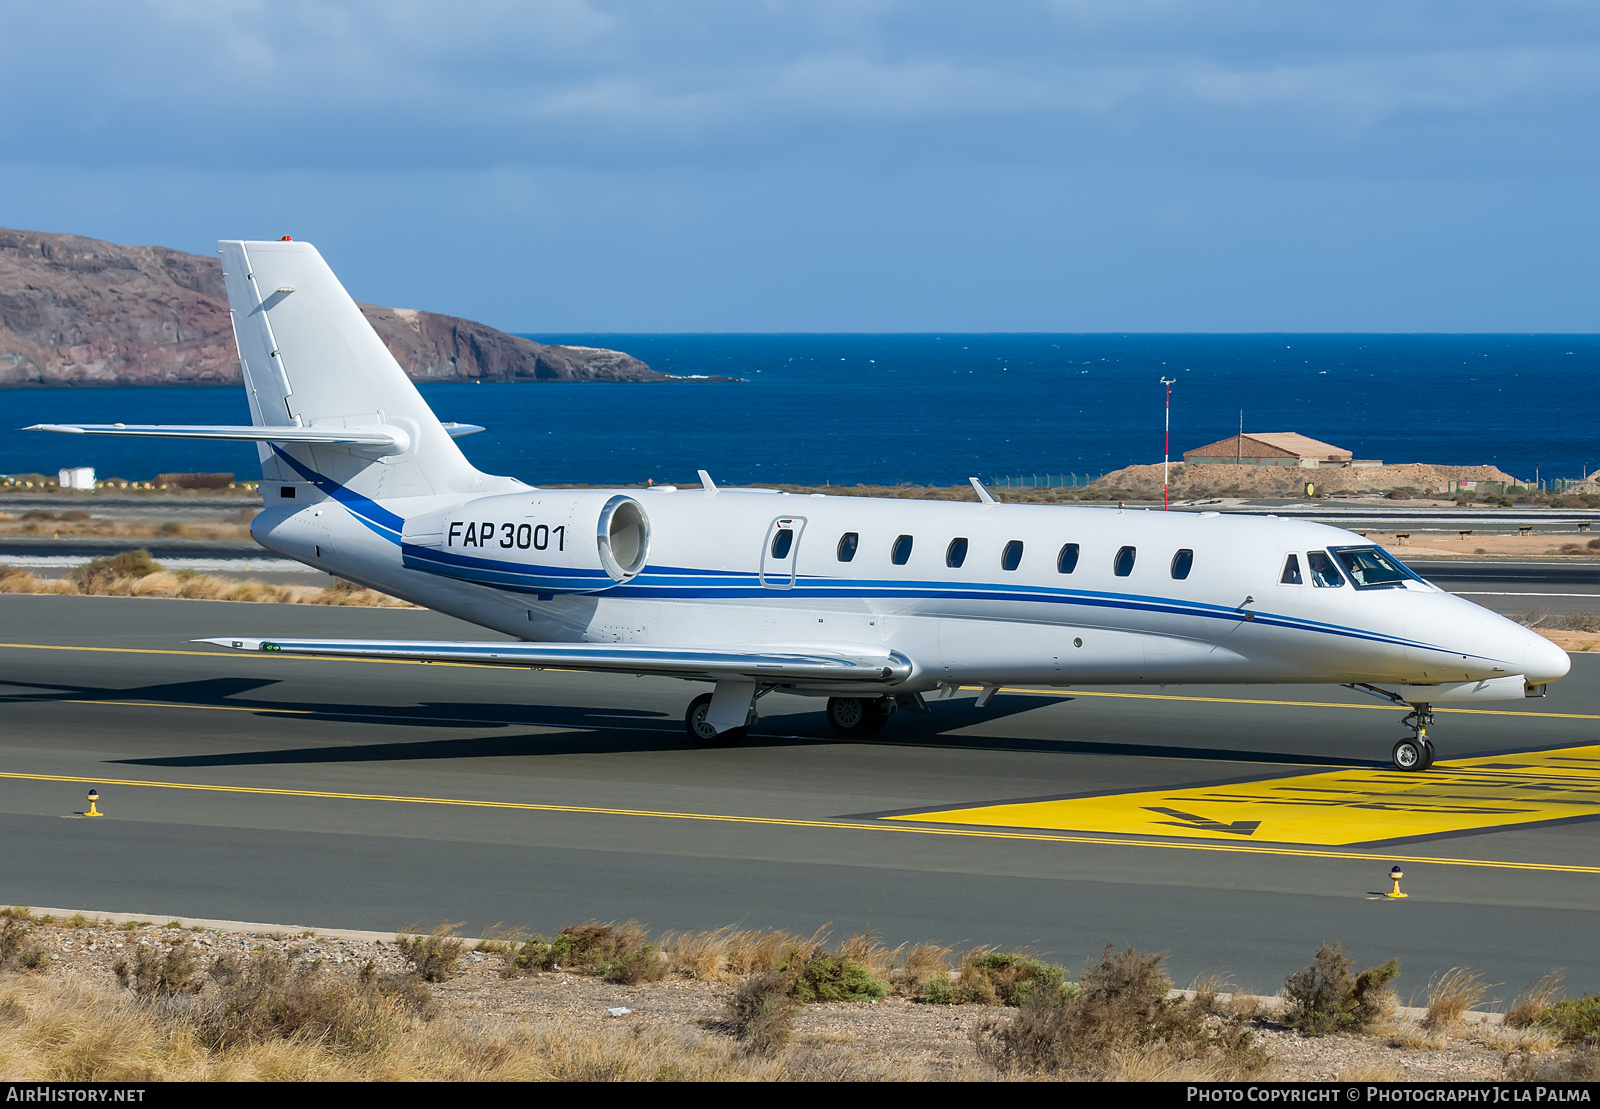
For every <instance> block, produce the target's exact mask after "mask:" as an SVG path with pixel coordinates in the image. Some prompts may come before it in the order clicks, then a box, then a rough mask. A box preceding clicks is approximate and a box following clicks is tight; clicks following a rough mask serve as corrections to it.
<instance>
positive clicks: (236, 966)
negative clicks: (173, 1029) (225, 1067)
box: [195, 948, 433, 1053]
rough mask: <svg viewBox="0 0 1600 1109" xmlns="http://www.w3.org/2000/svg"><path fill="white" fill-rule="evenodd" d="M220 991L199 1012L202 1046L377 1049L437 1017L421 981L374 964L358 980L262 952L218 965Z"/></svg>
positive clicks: (214, 972) (292, 956)
mask: <svg viewBox="0 0 1600 1109" xmlns="http://www.w3.org/2000/svg"><path fill="white" fill-rule="evenodd" d="M210 975H211V978H212V979H213V980H215V981H216V983H217V987H218V989H217V994H216V996H215V998H213V999H211V1000H210V1003H209V1004H207V1005H202V1006H201V1007H200V1008H199V1010H198V1011H197V1012H196V1013H195V1019H196V1022H197V1025H198V1028H199V1033H200V1039H201V1042H203V1043H205V1044H206V1045H207V1046H210V1047H212V1048H218V1049H222V1048H228V1047H233V1046H236V1045H241V1044H256V1043H262V1042H265V1041H268V1040H288V1039H296V1038H301V1039H315V1040H320V1041H321V1042H323V1043H324V1044H326V1045H327V1046H328V1047H330V1048H332V1049H334V1050H336V1051H344V1052H357V1053H359V1052H370V1051H376V1050H378V1049H380V1048H383V1047H385V1046H387V1045H388V1044H390V1043H391V1042H393V1041H394V1039H395V1038H396V1037H397V1036H398V1035H399V1034H400V1033H401V1032H402V1031H404V1029H405V1027H406V1025H407V1024H408V1022H409V1020H410V1018H411V1017H413V1016H421V1017H424V1018H426V1017H429V1016H431V1015H432V1013H433V995H432V994H431V993H430V992H429V990H428V987H427V986H426V985H424V984H423V982H422V980H421V978H420V976H418V975H417V974H415V973H410V974H390V975H385V974H379V973H378V972H377V970H376V968H374V966H373V964H372V963H370V962H368V963H367V964H365V965H364V966H362V968H361V969H360V970H359V971H358V972H357V973H356V974H354V975H337V976H334V975H328V974H326V973H325V972H324V971H323V967H322V964H321V963H320V962H313V963H305V962H301V961H299V958H298V952H296V951H293V950H291V951H289V952H288V953H287V954H279V953H277V952H275V951H272V950H270V949H267V948H262V949H260V950H258V951H256V952H255V953H254V954H252V955H251V956H250V957H249V958H248V959H241V958H239V957H237V956H224V957H223V958H220V959H218V960H217V961H216V962H215V963H214V964H212V967H211V970H210Z"/></svg>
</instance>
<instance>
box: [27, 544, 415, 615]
mask: <svg viewBox="0 0 1600 1109" xmlns="http://www.w3.org/2000/svg"><path fill="white" fill-rule="evenodd" d="M140 555H142V556H143V559H142V560H140V559H138V558H137V557H132V558H129V557H127V556H140ZM117 560H124V561H122V562H118V561H117ZM0 593H34V594H63V595H69V596H98V597H174V598H179V599H182V600H193V601H255V602H265V601H276V602H279V603H281V604H292V605H354V606H360V607H363V608H409V607H411V605H410V603H409V602H407V601H402V600H400V599H398V598H396V597H391V596H389V595H388V594H386V593H379V592H377V591H376V590H373V589H365V588H363V587H361V586H359V585H356V584H354V583H353V582H348V581H344V580H342V579H341V580H338V581H335V582H334V583H333V584H332V585H329V586H327V587H322V586H314V585H272V584H271V583H269V582H264V581H256V580H254V579H247V580H245V581H236V580H235V579H233V578H225V577H218V576H216V575H214V574H197V573H194V572H192V571H189V570H178V571H176V572H172V571H168V570H164V569H161V567H160V564H159V563H155V562H150V561H149V552H147V551H135V552H123V554H121V555H116V556H114V558H112V559H96V560H95V561H94V562H91V563H86V564H85V565H84V566H80V567H78V568H77V569H76V570H74V571H73V572H72V573H71V574H69V575H67V576H66V577H64V578H41V577H38V576H37V575H35V574H33V573H31V572H30V571H28V570H23V569H19V568H17V567H14V566H0Z"/></svg>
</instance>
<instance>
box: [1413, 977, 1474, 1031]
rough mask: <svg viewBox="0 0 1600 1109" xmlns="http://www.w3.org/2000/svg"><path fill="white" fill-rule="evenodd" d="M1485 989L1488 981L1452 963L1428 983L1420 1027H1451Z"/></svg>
mask: <svg viewBox="0 0 1600 1109" xmlns="http://www.w3.org/2000/svg"><path fill="white" fill-rule="evenodd" d="M1488 992H1489V987H1488V985H1487V984H1486V983H1485V982H1484V981H1483V979H1482V978H1480V977H1479V976H1478V975H1477V974H1475V973H1473V972H1472V971H1470V970H1467V969H1466V968H1465V967H1452V968H1451V969H1450V970H1448V971H1446V972H1445V973H1444V975H1443V977H1441V978H1440V979H1439V980H1438V981H1437V982H1434V983H1432V984H1431V985H1430V986H1429V988H1428V1012H1427V1015H1426V1016H1424V1017H1423V1018H1422V1027H1423V1028H1425V1029H1428V1030H1430V1031H1438V1032H1449V1031H1451V1030H1453V1029H1454V1028H1455V1027H1456V1026H1457V1025H1459V1024H1460V1023H1461V1018H1462V1017H1463V1016H1465V1015H1466V1014H1467V1012H1468V1011H1469V1010H1471V1009H1473V1008H1475V1007H1476V1006H1477V1005H1478V1003H1479V1002H1480V1001H1482V1000H1483V998H1484V995H1485V994H1487V993H1488Z"/></svg>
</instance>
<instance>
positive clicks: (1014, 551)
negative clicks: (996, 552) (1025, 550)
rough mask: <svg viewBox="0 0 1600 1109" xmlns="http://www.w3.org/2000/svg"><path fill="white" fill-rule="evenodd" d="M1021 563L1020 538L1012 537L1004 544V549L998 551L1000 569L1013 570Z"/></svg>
mask: <svg viewBox="0 0 1600 1109" xmlns="http://www.w3.org/2000/svg"><path fill="white" fill-rule="evenodd" d="M1021 565H1022V540H1020V539H1013V540H1012V541H1011V542H1009V543H1007V544H1006V549H1005V550H1003V551H1001V552H1000V569H1002V570H1015V569H1016V568H1017V567H1018V566H1021Z"/></svg>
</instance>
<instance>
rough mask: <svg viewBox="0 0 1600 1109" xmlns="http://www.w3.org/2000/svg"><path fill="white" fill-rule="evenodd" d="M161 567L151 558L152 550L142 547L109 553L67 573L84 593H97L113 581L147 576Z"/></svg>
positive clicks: (69, 579) (68, 577)
mask: <svg viewBox="0 0 1600 1109" xmlns="http://www.w3.org/2000/svg"><path fill="white" fill-rule="evenodd" d="M160 569H161V563H159V562H157V561H155V559H153V558H151V557H150V552H149V551H147V550H145V549H144V548H142V547H141V548H140V549H139V550H136V551H123V552H122V553H121V554H114V555H107V556H106V557H104V558H97V559H94V560H93V561H92V562H86V563H84V564H83V565H82V566H79V567H76V568H75V569H73V570H72V572H71V573H69V574H68V575H67V580H68V581H70V582H72V583H73V584H74V585H76V586H77V587H78V588H79V589H80V590H81V591H82V592H84V593H95V592H98V591H99V590H102V589H104V588H106V587H107V586H109V585H111V584H112V583H113V582H117V581H121V580H123V579H125V578H142V577H147V576H149V575H150V574H154V573H156V572H158V571H159V570H160Z"/></svg>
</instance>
